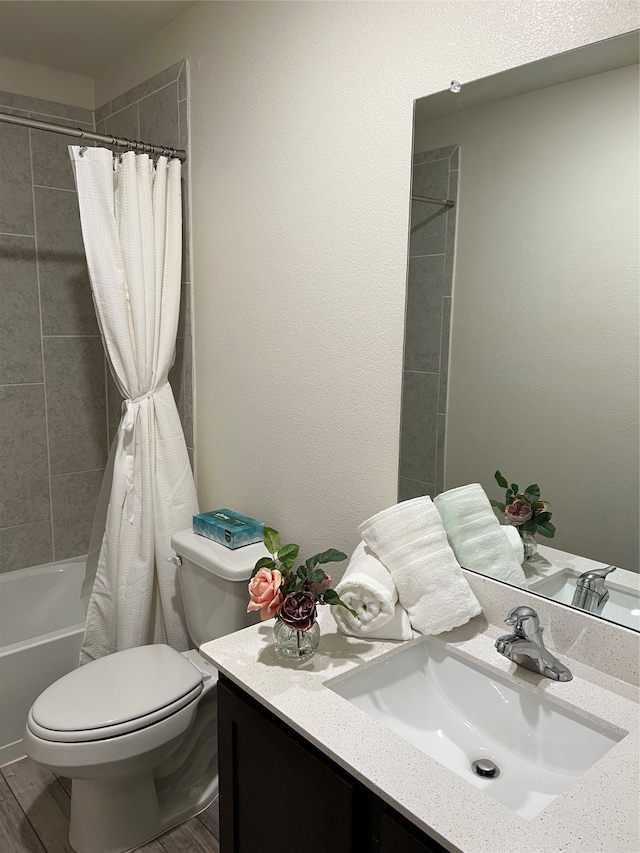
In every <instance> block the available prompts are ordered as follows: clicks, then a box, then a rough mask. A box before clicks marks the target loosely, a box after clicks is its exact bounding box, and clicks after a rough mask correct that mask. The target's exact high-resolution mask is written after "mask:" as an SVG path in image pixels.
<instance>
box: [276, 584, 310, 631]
mask: <svg viewBox="0 0 640 853" xmlns="http://www.w3.org/2000/svg"><path fill="white" fill-rule="evenodd" d="M316 615H317V614H316V599H315V596H314V595H313V593H311V592H292V593H290V594H289V595H288V596H287V597H286V598H285V600H284V601H283V602H282V607H281V608H280V610H279V611H278V619H280V620H281V621H282V622H284V623H285V625H288V626H289V627H290V628H293V629H295V630H296V631H308V630H309V628H311V626H312V625H313V624H314V622H315V621H316Z"/></svg>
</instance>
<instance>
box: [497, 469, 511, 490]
mask: <svg viewBox="0 0 640 853" xmlns="http://www.w3.org/2000/svg"><path fill="white" fill-rule="evenodd" d="M494 476H495V478H496V482H497V483H498V485H499V486H500V487H501V488H503V489H506V488H507V486H508V485H509V483H507V481H506V480H505V478H504V477H503V476H502V474H501V473H500V471H496V473H495V475H494Z"/></svg>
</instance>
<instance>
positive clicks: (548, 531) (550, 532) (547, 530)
mask: <svg viewBox="0 0 640 853" xmlns="http://www.w3.org/2000/svg"><path fill="white" fill-rule="evenodd" d="M555 532H556V528H555V526H554V525H553V524H551V522H550V521H545V523H544V524H539V525H538V533H540V534H541V535H542V536H546V537H547V539H553V537H554V536H555Z"/></svg>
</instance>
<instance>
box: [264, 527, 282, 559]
mask: <svg viewBox="0 0 640 853" xmlns="http://www.w3.org/2000/svg"><path fill="white" fill-rule="evenodd" d="M262 540H263V542H264V547H265V548H266V549H267V551H268V552H269V553H270V554H277V553H278V551H279V550H280V534H279V533H278V531H277V530H274V529H273V527H265V529H264V532H263V534H262Z"/></svg>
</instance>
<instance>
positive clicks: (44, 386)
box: [29, 130, 56, 562]
mask: <svg viewBox="0 0 640 853" xmlns="http://www.w3.org/2000/svg"><path fill="white" fill-rule="evenodd" d="M29 165H30V167H31V199H32V204H33V230H34V235H33V236H34V240H35V250H36V281H37V283H38V313H39V315H40V352H41V355H42V390H43V398H44V399H43V402H44V430H45V435H46V440H47V473H48V484H49V515H50V521H51V556H52V558H53V562H55V559H56V546H55V534H54V530H53V490H52V488H51V448H50V446H49V410H48V406H47V375H46V371H45V360H44V326H43V322H42V294H41V290H40V258H39V256H38V222H37V216H36V190H35V184H34V180H33V145H32V143H31V130H29Z"/></svg>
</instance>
